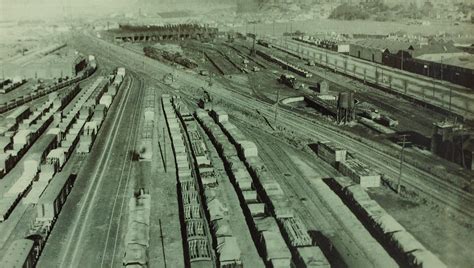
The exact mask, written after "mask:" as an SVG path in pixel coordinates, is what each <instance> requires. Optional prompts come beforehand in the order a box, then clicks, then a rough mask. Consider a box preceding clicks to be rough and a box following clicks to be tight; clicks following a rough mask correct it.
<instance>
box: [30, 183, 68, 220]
mask: <svg viewBox="0 0 474 268" xmlns="http://www.w3.org/2000/svg"><path fill="white" fill-rule="evenodd" d="M75 180H76V174H69V175H67V174H61V175H60V176H57V178H55V179H54V180H52V181H51V183H50V184H49V185H48V187H47V188H46V191H44V193H43V194H42V195H41V198H40V200H39V202H38V204H37V206H36V213H37V216H36V220H35V221H36V222H43V223H46V224H47V225H49V226H50V227H52V225H53V224H54V222H55V221H56V218H57V217H58V215H59V213H60V212H61V209H62V207H63V205H64V203H66V199H67V197H68V195H69V193H70V192H71V189H72V187H73V186H74V182H75Z"/></svg>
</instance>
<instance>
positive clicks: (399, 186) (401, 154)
mask: <svg viewBox="0 0 474 268" xmlns="http://www.w3.org/2000/svg"><path fill="white" fill-rule="evenodd" d="M407 136H408V134H403V135H401V137H402V142H401V145H402V149H401V152H400V170H399V174H398V183H397V194H400V188H401V180H402V167H403V152H404V151H405V145H407V144H410V142H407V140H406V138H407Z"/></svg>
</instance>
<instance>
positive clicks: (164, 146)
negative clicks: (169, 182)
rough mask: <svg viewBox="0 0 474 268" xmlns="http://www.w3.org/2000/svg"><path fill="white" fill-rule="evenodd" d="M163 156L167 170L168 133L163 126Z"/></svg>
mask: <svg viewBox="0 0 474 268" xmlns="http://www.w3.org/2000/svg"><path fill="white" fill-rule="evenodd" d="M163 158H164V165H163V167H164V169H165V172H166V169H167V165H168V164H167V161H166V133H165V128H163Z"/></svg>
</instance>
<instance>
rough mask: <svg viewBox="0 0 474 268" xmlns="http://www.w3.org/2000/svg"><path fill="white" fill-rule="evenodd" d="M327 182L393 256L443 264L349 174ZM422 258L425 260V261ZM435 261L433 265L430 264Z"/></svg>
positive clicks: (416, 263) (415, 262)
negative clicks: (349, 176) (354, 181)
mask: <svg viewBox="0 0 474 268" xmlns="http://www.w3.org/2000/svg"><path fill="white" fill-rule="evenodd" d="M327 183H328V185H329V186H330V187H331V188H332V189H333V190H334V191H335V192H336V193H337V194H338V195H339V196H340V197H341V198H342V199H343V200H344V201H345V203H346V205H347V206H348V207H350V208H351V210H352V211H353V212H354V213H355V214H356V215H357V216H358V217H359V219H360V220H361V221H362V222H363V223H364V225H366V226H367V228H368V229H369V231H371V232H372V234H373V235H374V236H375V237H376V238H377V239H378V240H379V241H381V243H383V244H384V245H385V246H386V247H387V248H388V249H389V251H390V252H392V254H393V255H395V256H396V257H397V259H399V260H401V262H402V263H403V264H404V266H407V267H441V268H442V267H446V266H445V265H444V264H443V263H442V262H441V261H440V260H439V259H438V258H437V257H436V256H435V255H434V254H432V253H431V252H429V251H428V250H426V248H425V247H424V246H423V245H422V244H421V243H420V242H418V240H416V239H415V238H414V237H413V236H412V235H411V234H410V233H408V232H407V231H406V230H405V228H404V227H403V226H402V225H400V224H399V223H398V222H397V221H396V220H395V219H394V218H393V217H392V216H390V215H389V214H388V213H387V212H386V211H385V210H384V209H383V208H382V207H380V205H379V204H378V203H377V202H375V201H374V200H372V199H371V198H370V196H369V195H368V194H367V193H366V192H365V190H364V189H363V188H362V187H361V186H360V185H358V184H354V183H353V182H352V180H351V179H350V178H347V177H336V178H331V179H329V180H327ZM425 262H426V263H425ZM431 264H436V265H435V266H430V265H431Z"/></svg>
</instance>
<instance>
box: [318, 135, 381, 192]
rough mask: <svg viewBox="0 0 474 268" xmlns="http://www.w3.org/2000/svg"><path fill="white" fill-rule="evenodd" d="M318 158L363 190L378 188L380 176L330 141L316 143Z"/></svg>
mask: <svg viewBox="0 0 474 268" xmlns="http://www.w3.org/2000/svg"><path fill="white" fill-rule="evenodd" d="M317 153H318V156H319V157H320V158H322V159H323V160H324V161H326V162H327V163H329V164H331V165H332V166H334V167H335V168H337V170H338V171H339V172H341V173H342V174H343V175H345V176H348V177H350V178H351V179H352V180H354V181H355V182H356V183H358V184H360V186H362V187H364V188H369V187H379V186H380V183H381V176H380V174H378V173H377V172H375V171H374V170H372V168H370V167H369V166H367V165H366V164H364V163H362V162H360V161H359V160H358V159H356V158H352V157H350V156H348V154H347V150H346V149H344V148H341V147H339V146H337V145H336V144H334V143H333V142H330V141H320V142H318V150H317Z"/></svg>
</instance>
